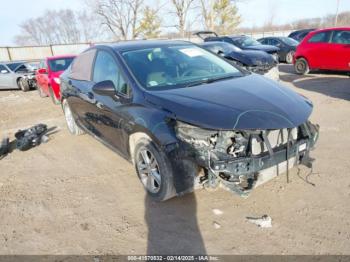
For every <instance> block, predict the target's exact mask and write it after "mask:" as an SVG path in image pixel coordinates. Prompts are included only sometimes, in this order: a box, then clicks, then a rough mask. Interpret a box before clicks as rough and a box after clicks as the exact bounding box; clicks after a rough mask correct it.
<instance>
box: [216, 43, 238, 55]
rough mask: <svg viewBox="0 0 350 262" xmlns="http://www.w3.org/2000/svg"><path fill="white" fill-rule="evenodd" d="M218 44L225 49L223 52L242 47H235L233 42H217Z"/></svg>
mask: <svg viewBox="0 0 350 262" xmlns="http://www.w3.org/2000/svg"><path fill="white" fill-rule="evenodd" d="M218 46H220V47H222V48H223V49H224V50H225V53H231V52H239V51H242V49H240V48H239V47H237V46H235V45H233V44H228V43H219V44H218Z"/></svg>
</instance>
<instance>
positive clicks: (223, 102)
mask: <svg viewBox="0 0 350 262" xmlns="http://www.w3.org/2000/svg"><path fill="white" fill-rule="evenodd" d="M145 97H146V100H147V101H148V102H149V103H151V104H152V105H153V106H156V107H158V108H161V109H163V110H166V111H170V112H171V113H172V114H174V117H175V118H176V119H177V120H180V121H184V122H187V123H189V124H193V125H196V126H200V127H203V128H208V129H217V130H232V129H236V130H246V129H281V128H292V127H297V126H299V125H300V124H302V123H304V122H305V121H306V120H307V119H308V118H309V116H310V114H311V112H312V103H311V102H310V101H309V100H307V99H306V98H304V97H302V96H301V95H299V94H297V93H295V92H294V91H292V90H290V89H288V88H285V87H283V86H281V85H279V84H278V83H276V82H274V81H272V80H269V79H267V78H265V77H263V76H259V75H256V74H250V75H247V76H244V77H239V78H234V79H230V80H224V81H219V82H214V83H211V84H204V85H199V86H194V87H189V88H177V89H168V90H165V91H153V92H152V91H147V92H146V93H145Z"/></svg>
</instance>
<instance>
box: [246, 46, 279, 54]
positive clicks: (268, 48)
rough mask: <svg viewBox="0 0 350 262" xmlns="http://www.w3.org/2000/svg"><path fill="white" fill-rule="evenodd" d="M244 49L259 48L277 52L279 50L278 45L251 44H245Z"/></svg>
mask: <svg viewBox="0 0 350 262" xmlns="http://www.w3.org/2000/svg"><path fill="white" fill-rule="evenodd" d="M244 49H245V50H261V51H265V52H270V53H271V52H277V51H278V50H279V48H278V47H275V46H272V45H252V46H245V47H244Z"/></svg>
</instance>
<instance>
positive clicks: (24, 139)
mask: <svg viewBox="0 0 350 262" xmlns="http://www.w3.org/2000/svg"><path fill="white" fill-rule="evenodd" d="M55 129H56V127H52V128H47V125H45V124H38V125H35V126H32V127H31V128H27V129H24V130H21V129H20V130H18V131H17V132H16V133H15V137H16V139H14V140H12V141H10V138H8V137H6V138H4V139H3V140H2V141H1V143H0V159H2V158H4V157H5V156H6V155H8V154H10V153H11V152H12V151H13V150H15V149H18V150H20V151H27V150H29V149H31V148H33V147H35V146H38V145H40V144H42V143H47V142H48V141H49V140H50V135H51V134H54V133H56V132H57V131H54V130H55Z"/></svg>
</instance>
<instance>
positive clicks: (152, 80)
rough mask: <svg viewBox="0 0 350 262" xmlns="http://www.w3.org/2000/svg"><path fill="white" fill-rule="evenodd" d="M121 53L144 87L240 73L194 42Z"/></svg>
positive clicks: (179, 84)
mask: <svg viewBox="0 0 350 262" xmlns="http://www.w3.org/2000/svg"><path fill="white" fill-rule="evenodd" d="M122 56H123V58H124V60H125V62H126V64H127V65H128V67H129V69H130V70H131V71H132V73H133V74H134V76H135V77H136V79H137V80H138V82H139V83H140V84H141V85H142V86H143V87H144V88H146V89H148V90H162V89H167V88H180V87H187V86H191V85H196V84H200V83H208V82H211V81H219V80H221V79H227V78H230V77H239V76H243V73H241V72H240V71H239V70H238V69H237V68H235V67H234V66H232V65H231V64H229V63H227V62H226V61H225V60H223V59H221V58H219V57H217V56H216V55H214V54H212V53H210V52H208V51H206V50H205V49H202V48H200V47H197V46H195V45H176V46H174V45H173V46H164V47H157V48H149V49H139V50H133V51H126V52H123V53H122Z"/></svg>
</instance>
